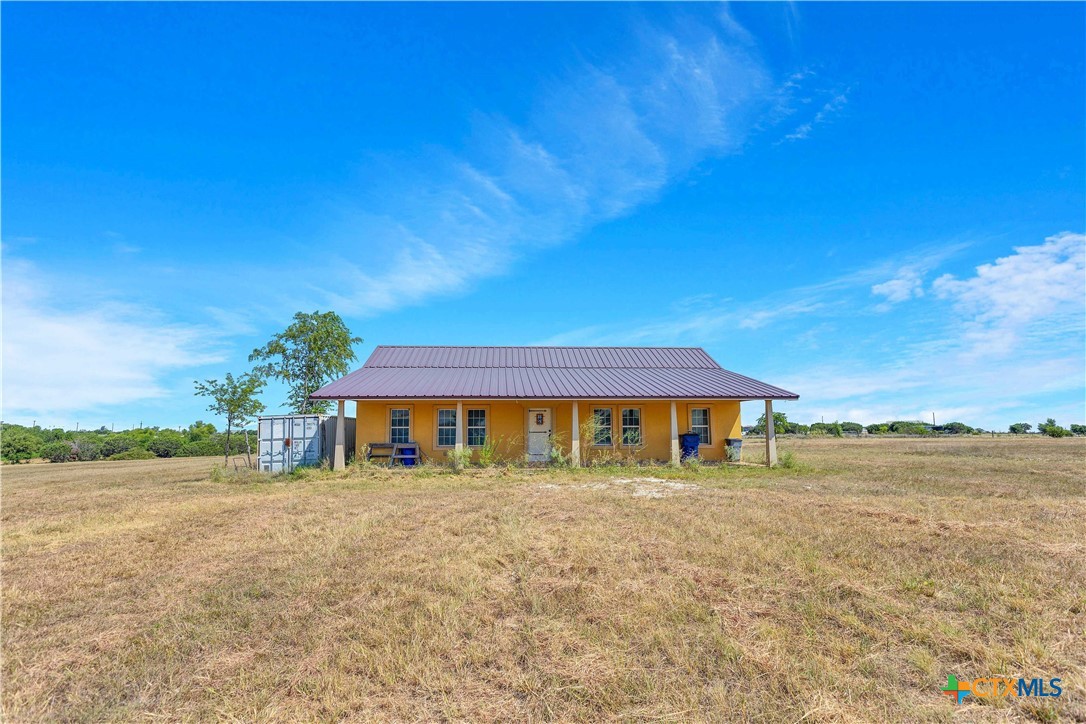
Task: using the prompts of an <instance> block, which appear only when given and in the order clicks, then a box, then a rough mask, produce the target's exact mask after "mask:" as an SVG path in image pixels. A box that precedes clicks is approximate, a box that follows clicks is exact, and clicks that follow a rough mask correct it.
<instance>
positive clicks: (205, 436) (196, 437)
mask: <svg viewBox="0 0 1086 724" xmlns="http://www.w3.org/2000/svg"><path fill="white" fill-rule="evenodd" d="M214 434H215V426H214V425H212V424H211V423H210V422H204V421H203V420H197V421H196V422H194V423H192V424H191V425H189V430H188V437H189V442H200V441H202V440H210V439H211V436H212V435H214Z"/></svg>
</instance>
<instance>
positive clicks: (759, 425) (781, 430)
mask: <svg viewBox="0 0 1086 724" xmlns="http://www.w3.org/2000/svg"><path fill="white" fill-rule="evenodd" d="M750 431H751V433H752V434H754V435H764V434H765V413H764V412H763V413H762V416H761V417H759V418H758V421H757V422H756V423H754V427H753V428H751V430H750ZM773 432H774V434H777V435H783V434H785V433H788V432H791V423H790V422H788V416H787V415H785V414H784V413H783V412H774V413H773Z"/></svg>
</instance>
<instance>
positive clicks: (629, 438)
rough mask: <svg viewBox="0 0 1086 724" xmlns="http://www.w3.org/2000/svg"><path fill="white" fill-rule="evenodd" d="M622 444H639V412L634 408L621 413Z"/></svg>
mask: <svg viewBox="0 0 1086 724" xmlns="http://www.w3.org/2000/svg"><path fill="white" fill-rule="evenodd" d="M622 444H623V445H640V444H641V410H640V409H638V408H636V407H633V408H628V409H625V410H623V411H622Z"/></svg>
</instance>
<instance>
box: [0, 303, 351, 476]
mask: <svg viewBox="0 0 1086 724" xmlns="http://www.w3.org/2000/svg"><path fill="white" fill-rule="evenodd" d="M361 342H362V339H361V338H360V337H353V336H351V333H350V330H349V329H347V325H346V324H344V323H343V320H342V319H341V318H340V316H339V315H338V314H336V313H335V312H319V311H316V312H312V313H309V314H307V313H304V312H298V313H297V314H295V315H294V317H293V321H292V322H291V324H290V325H289V326H288V327H287V328H286V329H285V330H284V331H282V332H280V333H279V334H276V335H275V336H274V337H272V339H271V341H269V342H268V343H267V344H266V345H264V346H263V347H259V348H257V349H254V350H253V352H252V354H250V355H249V361H250V362H255V363H258V364H256V365H255V366H254V367H253V369H252V370H250V371H248V372H245V373H242V374H240V375H238V376H237V377H235V376H234V375H233V374H232V373H229V372H228V373H226V375H225V376H224V377H223V378H222V379H221V380H219V379H209V380H204V381H203V382H201V381H199V380H195V381H194V383H193V384H194V385H195V388H196V395H197V396H200V397H206V398H208V399H209V400H210V404H209V405H208V407H207V409H208V410H209V411H210V412H213V413H215V414H216V415H219V416H221V417H223V418H225V420H226V427H225V429H224V430H222V431H221V432H220V431H218V430H216V429H215V426H214V425H212V424H211V423H205V422H203V421H197V422H194V423H193V424H192V425H189V427H188V430H187V431H178V430H173V429H160V428H157V427H149V428H140V429H138V430H124V431H122V432H111V431H110V430H107V429H106V428H105V427H102V428H100V429H98V430H96V431H87V430H83V431H76V430H61V429H59V428H57V429H43V428H41V427H37V426H35V427H24V426H22V425H8V424H3V425H2V430H0V447H2V450H0V457H3V459H4V460H7V461H10V462H22V461H24V460H32V459H35V458H45V459H47V460H50V461H52V462H58V463H59V462H68V461H75V460H103V459H105V460H142V459H150V458H156V457H159V458H171V457H194V456H201V455H224V456H226V457H227V458H229V456H230V455H240V454H245V455H246V456H247V457H249V458H250V465H251V464H252V460H251V454H252V442H253V438H252V431H251V430H247V426H248V425H250V424H251V423H252V422H253V421H254V419H255V418H256V416H257V415H259V414H260V413H261V412H263V411H264V404H263V403H262V402H260V400H259V399H258V398H257V395H258V394H259V393H260V392H261V391H262V390H263V389H264V387H265V385H266V384H267V381H268V380H269V379H275V380H279V381H281V382H284V383H285V384H286V385H287V387H288V389H289V394H288V399H287V404H288V405H289V406H290V409H291V410H292V411H294V412H297V413H303V414H306V413H308V414H312V413H326V412H328V411H329V409H330V407H331V405H330V403H329V402H327V401H322V400H311V399H310V398H309V396H310V395H311V394H313V393H314V392H316V391H317V390H318V389H319V388H320V387H322V386H323V385H324V384H325V383H326V382H328V381H329V380H331V379H334V378H335V377H338V376H342V375H345V374H347V372H349V371H350V364H351V362H354V361H355V359H356V358H355V354H354V351H353V350H352V346H353V345H355V344H359V343H361Z"/></svg>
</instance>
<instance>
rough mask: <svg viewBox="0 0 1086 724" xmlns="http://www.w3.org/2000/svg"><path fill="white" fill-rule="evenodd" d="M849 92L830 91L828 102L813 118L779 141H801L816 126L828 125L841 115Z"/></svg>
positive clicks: (846, 90)
mask: <svg viewBox="0 0 1086 724" xmlns="http://www.w3.org/2000/svg"><path fill="white" fill-rule="evenodd" d="M850 91H851V88H846V89H844V90H837V91H831V92H830V98H829V100H827V101H825V102H824V103H822V105H821V107H819V109H818V111H817V112H815V114H814V116H812V117H811V119H810V120H808V121H806V122H804V123H801V124H799V125H798V126H796V128H795V130H793V131H792V132H791V133H788V134H786V135H785V136H784V138H783V139H781V140H782V141H802V140H803V139H805V138H807V137H809V136H810V135H811V131H813V130H814V129H815V127H816V126H820V125H822V124H824V123H829V122H830V121H831V120H832V119H833V118H834V116H836V115H838V114H839V113H841V111H842V110H843V109H844V107H845V106H846V105H847V104H848V94H849V92H850Z"/></svg>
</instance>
